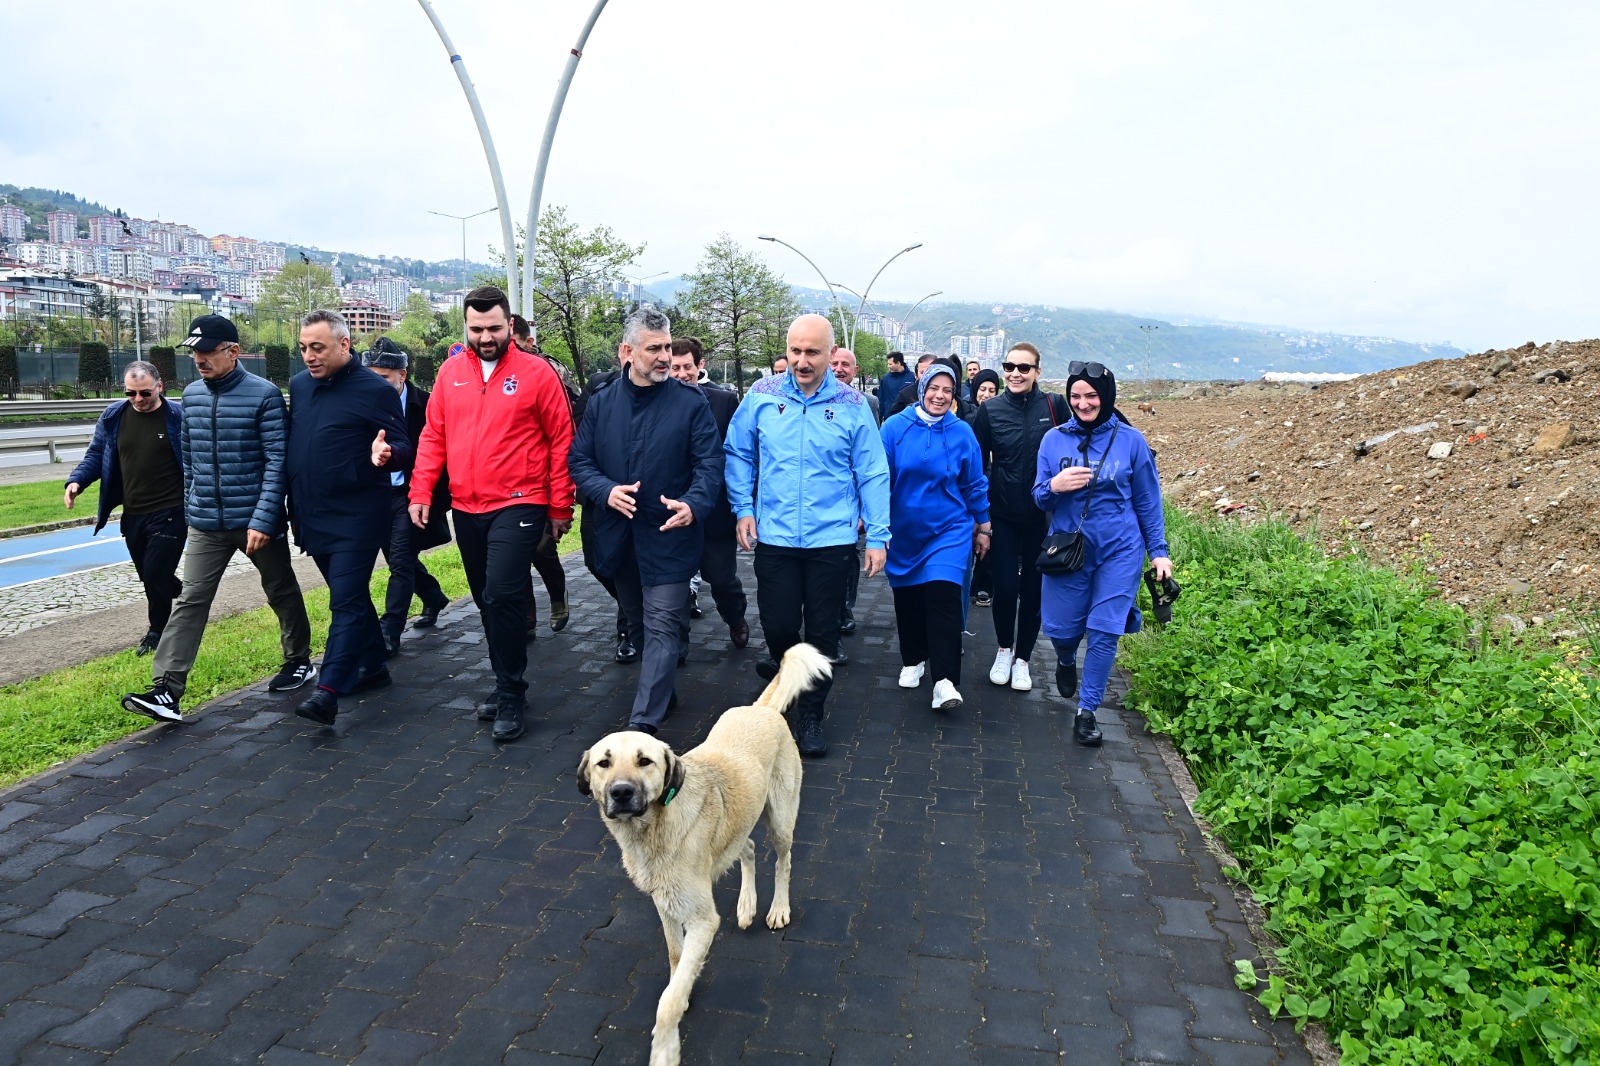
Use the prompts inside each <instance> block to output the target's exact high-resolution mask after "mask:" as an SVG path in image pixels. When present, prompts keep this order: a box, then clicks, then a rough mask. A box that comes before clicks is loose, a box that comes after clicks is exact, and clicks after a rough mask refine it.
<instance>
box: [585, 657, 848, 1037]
mask: <svg viewBox="0 0 1600 1066" xmlns="http://www.w3.org/2000/svg"><path fill="white" fill-rule="evenodd" d="M832 672H833V667H832V666H831V665H830V664H829V662H828V660H827V658H826V657H825V656H824V655H823V654H822V653H821V652H819V651H817V649H816V648H813V647H812V646H811V645H809V644H796V645H795V646H794V647H792V648H790V649H789V651H788V652H787V653H786V654H785V655H784V657H783V663H782V665H781V666H780V667H779V670H778V676H776V677H775V678H773V679H772V683H771V684H769V685H768V686H767V689H766V691H765V692H763V693H762V694H761V697H760V699H758V700H756V702H755V705H754V706H751V707H734V708H732V709H730V710H728V711H725V712H723V714H722V717H720V718H718V719H717V724H716V725H714V726H712V727H711V733H710V735H709V736H707V737H706V741H705V743H704V744H701V745H700V746H699V747H697V748H695V749H694V750H693V751H689V752H685V753H684V754H683V755H682V756H681V757H680V756H678V755H675V754H674V753H673V751H672V749H671V748H670V747H668V746H667V745H666V744H664V743H662V742H661V741H659V740H657V739H656V738H655V737H652V736H650V735H649V734H647V733H639V732H622V733H612V734H611V735H610V736H608V737H605V738H604V739H603V740H601V741H600V742H599V743H598V744H596V745H595V746H594V747H592V748H590V749H589V750H588V751H586V752H584V755H583V760H582V761H581V762H579V763H578V791H580V792H582V793H583V794H584V795H585V796H591V795H592V796H593V797H594V798H595V800H596V802H598V803H599V805H600V813H601V814H602V815H603V816H604V818H605V825H606V829H608V830H609V831H610V833H611V835H612V836H613V837H615V838H616V841H617V844H618V845H619V846H620V847H621V848H622V865H623V867H624V868H625V869H626V870H627V871H628V876H629V877H630V878H632V880H633V883H634V885H635V886H637V887H638V889H639V890H640V891H641V892H648V893H649V894H650V897H651V899H653V900H655V904H656V911H657V912H658V913H659V914H660V915H661V927H662V929H663V930H664V931H665V933H666V937H667V962H668V964H669V967H670V978H669V980H668V981H667V988H666V991H665V992H663V993H662V994H661V1002H660V1003H659V1004H657V1006H656V1025H655V1031H654V1032H653V1033H651V1038H650V1066H677V1062H678V1056H679V1052H680V1047H679V1040H678V1022H679V1021H680V1020H681V1019H682V1018H683V1012H684V1011H685V1010H687V1009H688V1008H689V991H690V989H691V988H693V986H694V982H695V979H696V978H697V977H699V976H700V967H701V966H702V965H704V963H705V960H706V952H708V951H709V950H710V949H711V940H712V938H713V937H714V936H716V932H717V925H718V923H719V921H720V919H719V918H718V917H717V907H716V902H715V900H714V899H713V898H712V895H711V886H712V883H713V882H714V881H715V880H716V879H717V878H718V877H720V876H721V875H722V874H723V873H725V872H726V871H727V870H728V869H729V868H730V867H731V866H732V865H733V863H734V860H735V859H737V860H738V861H739V864H740V867H741V869H742V881H741V882H740V885H739V905H738V919H739V928H740V929H748V928H749V927H750V923H751V922H752V921H753V920H754V919H755V916H756V845H755V841H754V840H752V839H751V838H750V833H751V830H753V829H755V826H756V822H757V821H758V820H759V819H760V818H761V816H762V815H763V814H765V815H766V821H767V837H768V839H769V840H770V841H771V843H772V848H773V850H774V851H775V852H777V869H776V872H775V876H774V883H773V890H772V909H771V910H769V911H767V925H768V927H770V928H772V929H782V928H783V927H784V926H786V925H788V924H789V848H790V845H791V844H792V843H793V841H794V821H795V816H796V815H797V814H798V813H799V811H800V752H799V751H798V750H797V749H796V748H795V744H794V738H793V737H792V736H790V735H789V724H788V723H787V722H786V721H784V718H783V712H784V711H785V710H787V709H788V708H789V706H790V705H791V704H792V703H794V701H795V700H796V699H797V698H798V697H799V696H800V694H801V693H803V692H805V691H806V690H807V689H809V688H811V687H812V686H813V685H814V684H816V682H818V681H820V680H822V679H823V678H826V677H828V676H829V675H830V674H831V673H832Z"/></svg>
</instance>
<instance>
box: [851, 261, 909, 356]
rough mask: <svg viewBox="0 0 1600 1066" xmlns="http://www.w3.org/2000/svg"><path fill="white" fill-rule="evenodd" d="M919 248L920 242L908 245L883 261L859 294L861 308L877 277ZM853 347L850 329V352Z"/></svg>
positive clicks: (853, 335) (865, 304)
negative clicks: (891, 264)
mask: <svg viewBox="0 0 1600 1066" xmlns="http://www.w3.org/2000/svg"><path fill="white" fill-rule="evenodd" d="M921 247H922V242H921V241H918V242H917V243H916V244H908V245H907V246H906V247H904V248H902V249H900V250H899V251H898V252H896V253H894V254H893V255H891V256H890V257H889V258H888V259H887V260H885V261H884V264H883V266H881V267H879V268H878V273H877V274H874V275H872V280H871V281H869V282H867V287H866V289H865V291H863V292H862V294H861V306H862V308H863V309H865V308H866V306H867V300H868V299H869V298H870V297H871V296H872V287H873V286H874V285H876V284H877V283H878V277H879V275H881V274H882V273H883V272H884V271H885V270H888V269H889V264H890V263H892V262H894V261H895V260H896V259H899V258H900V257H901V256H902V255H905V254H906V253H907V252H914V251H916V250H917V249H918V248H921ZM855 346H856V331H855V330H853V329H852V330H851V331H850V350H851V351H854V350H855Z"/></svg>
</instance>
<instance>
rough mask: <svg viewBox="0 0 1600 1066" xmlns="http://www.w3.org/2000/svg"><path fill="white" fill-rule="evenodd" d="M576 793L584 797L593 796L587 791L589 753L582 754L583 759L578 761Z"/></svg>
mask: <svg viewBox="0 0 1600 1066" xmlns="http://www.w3.org/2000/svg"><path fill="white" fill-rule="evenodd" d="M578 791H579V792H581V793H583V794H584V795H585V796H592V795H594V793H593V792H590V791H589V753H588V752H584V753H583V758H582V759H579V760H578Z"/></svg>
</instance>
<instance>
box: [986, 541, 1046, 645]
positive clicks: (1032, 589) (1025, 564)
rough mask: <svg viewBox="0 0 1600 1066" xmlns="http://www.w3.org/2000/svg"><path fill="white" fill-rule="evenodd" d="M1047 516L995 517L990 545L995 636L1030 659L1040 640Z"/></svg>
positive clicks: (1002, 643)
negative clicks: (1041, 561) (1041, 565)
mask: <svg viewBox="0 0 1600 1066" xmlns="http://www.w3.org/2000/svg"><path fill="white" fill-rule="evenodd" d="M1047 521H1048V520H1047V519H1046V517H1045V514H1044V512H1043V511H1040V512H1039V514H1038V515H1037V516H1034V515H1030V516H1029V517H1028V519H1027V520H1026V521H1023V522H1008V521H1006V520H1005V519H1003V518H998V517H997V518H995V519H994V520H993V522H992V523H991V524H992V525H993V526H994V537H993V539H992V540H991V541H990V547H989V556H988V558H989V573H990V575H991V576H992V577H993V579H994V603H993V609H994V637H995V641H996V642H997V643H998V644H999V645H1000V647H1002V648H1010V649H1011V653H1012V654H1013V655H1015V656H1016V657H1017V658H1019V659H1021V660H1023V661H1024V662H1026V661H1027V659H1028V657H1029V656H1030V655H1032V654H1033V645H1034V643H1035V642H1036V641H1037V640H1038V639H1039V595H1040V584H1039V571H1038V570H1036V569H1035V568H1034V564H1035V563H1036V562H1038V560H1039V549H1040V548H1041V546H1042V545H1043V544H1044V534H1045V528H1046V525H1047Z"/></svg>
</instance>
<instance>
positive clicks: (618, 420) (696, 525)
mask: <svg viewBox="0 0 1600 1066" xmlns="http://www.w3.org/2000/svg"><path fill="white" fill-rule="evenodd" d="M617 361H618V362H619V363H621V364H622V365H623V366H624V367H625V368H626V369H625V370H624V371H623V372H622V374H621V375H620V376H619V377H618V379H617V382H616V383H615V384H613V385H611V386H610V387H608V388H605V389H602V390H600V391H599V392H596V393H595V394H594V396H593V397H592V398H591V399H590V401H589V404H588V406H587V407H585V408H584V412H583V422H582V423H581V424H580V425H579V426H578V433H577V436H576V437H574V438H573V442H572V453H571V458H570V460H569V464H570V466H571V468H572V480H573V482H574V484H576V485H577V487H578V491H580V492H581V493H583V496H584V498H585V499H587V500H590V501H593V502H594V503H596V504H600V503H603V506H595V507H592V508H591V509H590V510H588V511H586V512H585V513H584V519H583V523H584V526H585V527H586V528H588V529H589V533H590V548H591V550H592V555H593V562H594V568H595V572H596V573H597V574H599V575H600V576H602V577H605V578H609V579H610V580H611V581H613V582H614V583H615V584H616V589H617V602H619V603H620V604H621V605H622V609H623V610H624V611H625V612H626V613H627V616H628V628H629V630H630V631H631V633H632V636H633V641H634V644H635V646H637V647H640V648H641V649H642V653H643V654H642V663H641V665H640V669H639V688H638V691H637V693H636V694H635V696H634V700H633V708H632V710H631V712H630V713H629V716H628V728H630V729H637V730H640V731H642V732H645V733H650V734H652V735H653V734H655V733H656V732H657V731H659V730H660V728H661V726H662V724H663V723H664V722H665V721H666V718H667V715H668V714H670V713H671V711H672V709H673V708H674V707H675V706H676V705H677V702H678V696H677V692H676V689H675V685H674V677H673V674H674V671H675V670H676V668H677V664H678V659H679V639H680V632H681V631H682V629H683V627H684V621H685V619H684V614H685V612H686V611H687V610H688V606H689V603H688V600H689V579H690V578H691V577H693V576H694V573H695V571H696V570H698V569H700V557H701V555H702V553H703V552H704V549H705V533H704V530H705V522H706V519H707V518H708V517H710V515H711V511H712V509H713V508H714V507H715V506H716V504H717V501H718V500H719V499H720V498H721V496H722V464H723V458H722V434H721V433H719V432H718V430H717V422H716V419H715V418H714V417H713V416H712V414H711V405H710V404H709V403H708V402H707V401H706V398H705V396H704V395H702V394H701V392H700V389H699V388H698V387H697V386H695V385H688V384H685V383H684V382H682V381H679V380H677V379H676V378H674V377H673V376H672V324H671V323H670V322H669V321H668V320H667V316H666V315H664V314H662V313H661V312H660V311H658V310H657V309H656V308H654V307H650V306H645V307H641V308H639V310H637V311H635V312H634V313H633V314H631V315H629V316H628V320H627V322H626V324H625V325H624V326H623V332H622V344H621V345H620V346H619V347H618V350H617Z"/></svg>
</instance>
